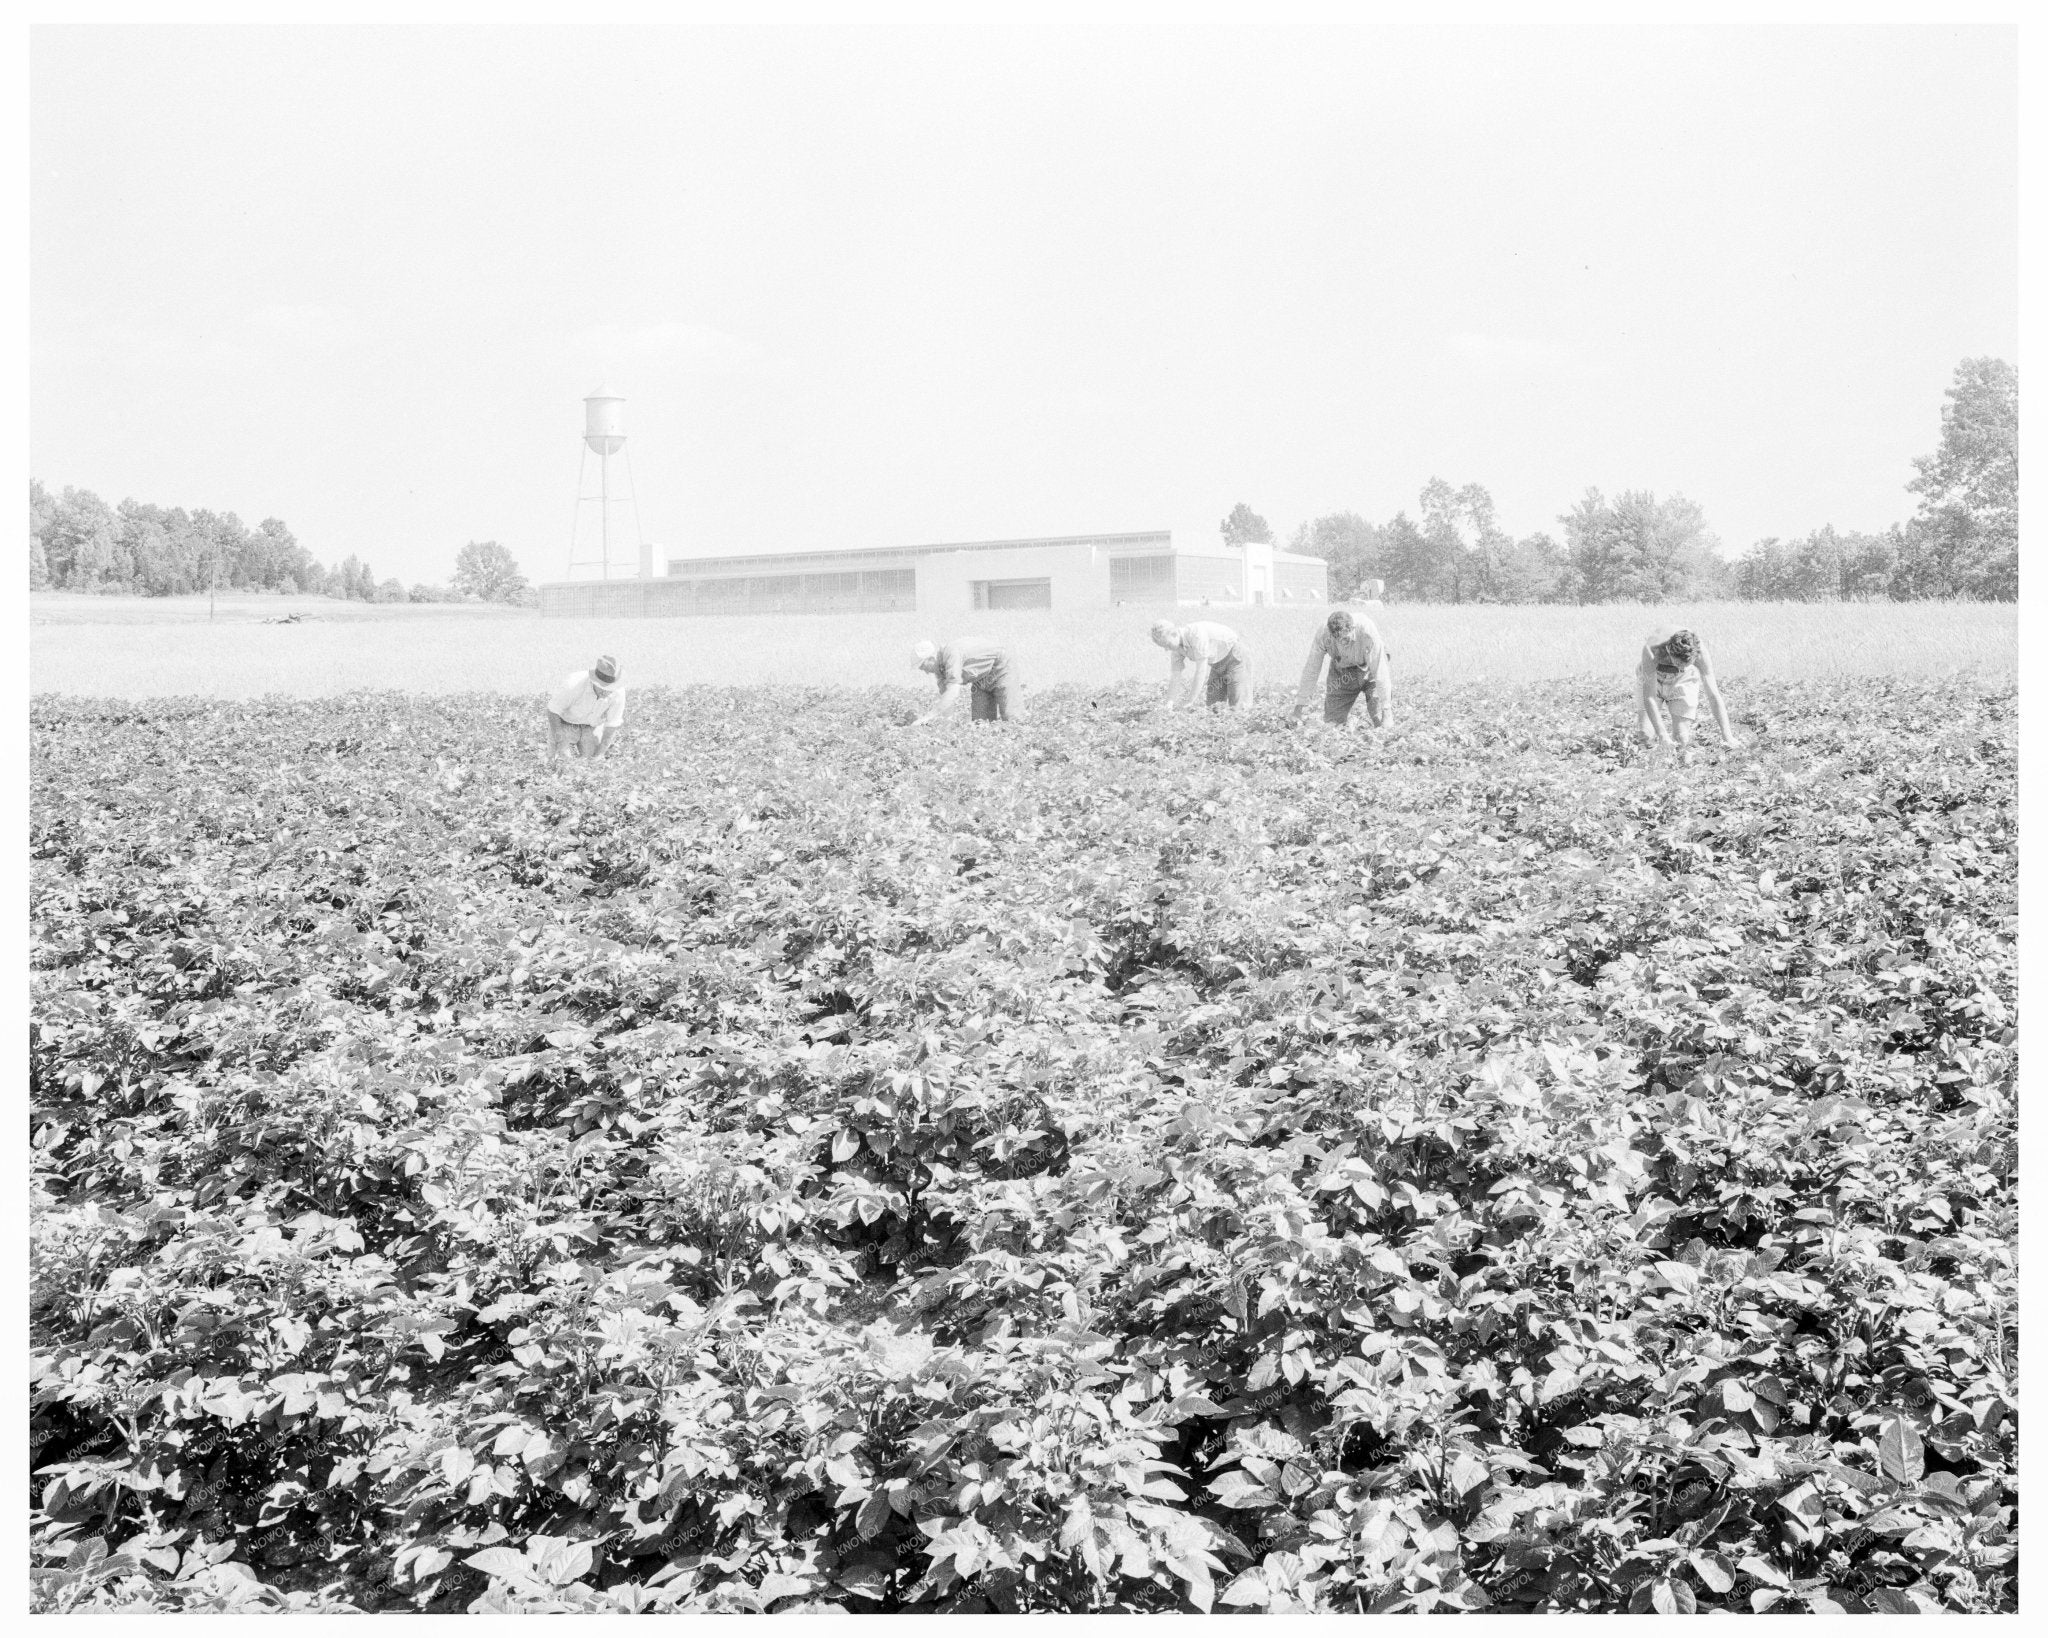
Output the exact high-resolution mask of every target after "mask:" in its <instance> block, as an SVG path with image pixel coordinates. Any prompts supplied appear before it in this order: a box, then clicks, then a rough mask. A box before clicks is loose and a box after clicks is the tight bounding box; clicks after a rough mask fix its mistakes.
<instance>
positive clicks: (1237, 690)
mask: <svg viewBox="0 0 2048 1638" xmlns="http://www.w3.org/2000/svg"><path fill="white" fill-rule="evenodd" d="M1250 692H1251V676H1250V668H1249V667H1248V666H1246V664H1245V663H1244V656H1243V655H1242V654H1240V653H1238V651H1237V650H1236V649H1232V650H1231V651H1230V652H1229V653H1228V654H1226V655H1224V656H1223V658H1222V659H1220V660H1218V661H1217V662H1216V663H1215V664H1214V665H1212V666H1210V667H1209V684H1208V687H1207V688H1206V689H1205V690H1204V692H1203V697H1202V703H1203V704H1204V705H1228V706H1230V707H1231V708H1232V709H1233V710H1234V709H1236V708H1237V707H1238V706H1240V705H1242V704H1244V701H1245V695H1247V694H1248V693H1250Z"/></svg>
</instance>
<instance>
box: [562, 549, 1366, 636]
mask: <svg viewBox="0 0 2048 1638" xmlns="http://www.w3.org/2000/svg"><path fill="white" fill-rule="evenodd" d="M663 571H666V572H663ZM1328 596H1329V571H1328V566H1327V565H1326V564H1325V563H1324V562H1323V560H1322V559H1321V558H1319V557H1304V556H1301V555H1300V554H1298V553H1295V552H1283V551H1281V550H1279V549H1278V548H1277V547H1274V546H1263V545H1251V546H1246V547H1243V548H1237V547H1229V546H1225V545H1223V544H1222V542H1220V541H1219V542H1217V543H1216V544H1214V545H1207V544H1205V545H1202V546H1194V547H1189V546H1180V547H1176V546H1175V545H1174V543H1173V536H1172V533H1171V532H1170V531H1168V530H1163V529H1162V530H1158V531H1154V532H1150V533H1139V534H1121V535H1061V536H1054V537H1047V538H1041V539H1034V540H977V541H963V542H954V543H950V544H946V545H937V546H887V547H874V548H869V549H864V550H856V551H838V552H784V553H764V554H758V555H754V556H747V557H676V558H669V559H667V560H666V561H664V560H663V559H662V558H661V556H660V554H659V552H658V551H649V550H647V549H644V548H643V549H642V551H641V554H640V573H639V574H638V575H637V576H636V577H634V578H632V579H620V578H613V579H609V580H564V581H557V582H554V583H552V584H548V585H543V586H542V587H541V588H540V606H541V612H542V613H543V614H547V615H560V616H567V617H574V618H579V619H589V618H592V617H600V616H605V615H678V614H882V613H906V614H907V613H913V612H914V613H918V614H941V615H948V614H965V613H969V612H971V611H973V610H976V609H1085V608H1110V607H1113V606H1114V605H1116V604H1120V603H1151V604H1204V603H1238V604H1244V603H1281V604H1285V603H1321V602H1323V601H1325V600H1326V599H1327V598H1328Z"/></svg>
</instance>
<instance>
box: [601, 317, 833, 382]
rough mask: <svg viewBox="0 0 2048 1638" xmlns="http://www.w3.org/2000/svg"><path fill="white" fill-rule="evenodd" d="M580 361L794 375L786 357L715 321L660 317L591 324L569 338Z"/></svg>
mask: <svg viewBox="0 0 2048 1638" xmlns="http://www.w3.org/2000/svg"><path fill="white" fill-rule="evenodd" d="M567 345H568V349H569V351H570V352H572V353H574V354H575V356H576V357H577V359H578V360H579V361H586V362H588V363H590V364H591V365H593V366H595V367H596V368H598V369H600V370H602V369H608V368H610V367H611V366H612V364H613V363H614V362H615V361H616V362H624V361H626V360H644V361H647V362H650V363H670V364H680V365H682V366H684V367H685V368H688V369H691V370H696V371H698V372H701V373H703V374H706V375H731V376H754V377H765V376H774V377H783V376H788V375H791V374H794V373H795V366H794V365H793V364H791V363H790V362H789V361H788V360H787V359H777V358H772V357H770V356H769V355H768V354H767V353H766V352H764V351H763V350H762V349H761V348H760V347H757V346H756V345H755V344H754V343H753V342H751V341H748V340H747V339H745V338H744V337H742V336H736V335H732V334H730V333H728V332H727V331H724V330H720V329H718V328H717V327H715V326H714V325H709V324H694V323H690V322H687V321H684V320H680V319H664V320H662V321H660V322H659V323H656V324H641V325H626V324H593V325H590V326H588V327H586V328H584V329H581V330H578V331H576V332H575V333H574V334H573V335H571V336H570V337H569V338H568V343H567Z"/></svg>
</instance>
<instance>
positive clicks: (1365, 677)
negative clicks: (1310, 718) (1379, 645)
mask: <svg viewBox="0 0 2048 1638" xmlns="http://www.w3.org/2000/svg"><path fill="white" fill-rule="evenodd" d="M1380 663H1384V656H1382V657H1381V661H1380V662H1378V663H1376V664H1375V665H1374V667H1373V670H1372V671H1371V672H1370V673H1368V672H1367V671H1366V669H1365V667H1364V666H1362V665H1333V666H1331V667H1330V680H1329V683H1328V685H1327V687H1326V691H1325V692H1324V694H1323V721H1325V722H1328V723H1336V724H1342V723H1344V722H1347V721H1349V720H1350V717H1351V708H1352V706H1354V705H1356V704H1357V703H1358V696H1359V695H1360V694H1363V695H1364V696H1365V706H1366V711H1367V713H1368V714H1369V715H1371V716H1374V717H1377V716H1378V714H1379V712H1380V710H1381V700H1380V687H1379V664H1380Z"/></svg>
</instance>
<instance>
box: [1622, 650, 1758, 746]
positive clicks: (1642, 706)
mask: <svg viewBox="0 0 2048 1638" xmlns="http://www.w3.org/2000/svg"><path fill="white" fill-rule="evenodd" d="M1702 694H1705V695H1706V697H1707V705H1708V708H1709V709H1710V710H1712V711H1713V713H1714V726H1715V727H1717V728H1719V729H1720V730H1721V743H1722V744H1723V745H1733V744H1735V743H1736V739H1735V731H1734V730H1733V729H1732V728H1730V727H1729V726H1728V707H1727V705H1726V704H1725V703H1723V701H1722V699H1721V688H1720V685H1719V684H1718V683H1717V682H1715V680H1714V662H1713V661H1712V660H1710V659H1708V658H1707V645H1706V644H1705V643H1703V642H1701V641H1700V640H1699V638H1698V637H1697V636H1696V635H1695V634H1694V633H1692V632H1690V631H1686V630H1683V629H1681V630H1678V631H1673V630H1672V629H1671V628H1670V627H1669V626H1659V627H1658V628H1657V629H1656V630H1655V631H1653V632H1651V633H1650V635H1649V636H1648V637H1647V638H1645V639H1644V640H1643V652H1642V656H1641V658H1639V659H1638V660H1637V661H1636V708H1637V720H1636V729H1637V731H1638V732H1639V733H1640V734H1641V735H1642V736H1643V743H1644V744H1645V745H1652V744H1662V745H1669V744H1670V743H1671V741H1672V739H1673V737H1674V736H1675V737H1676V738H1677V740H1678V760H1679V761H1680V762H1681V763H1684V762H1690V761H1691V760H1692V731H1693V728H1694V727H1695V726H1696V725H1697V723H1698V720H1699V714H1700V696H1701V695H1702ZM1660 705H1661V706H1662V707H1663V710H1662V711H1659V710H1658V707H1659V706H1660ZM1665 713H1669V715H1670V717H1671V732H1669V733H1667V732H1666V731H1665V728H1664V716H1665Z"/></svg>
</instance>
